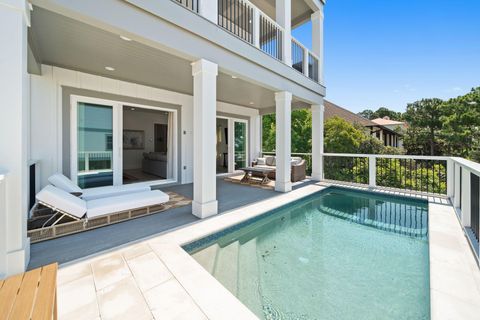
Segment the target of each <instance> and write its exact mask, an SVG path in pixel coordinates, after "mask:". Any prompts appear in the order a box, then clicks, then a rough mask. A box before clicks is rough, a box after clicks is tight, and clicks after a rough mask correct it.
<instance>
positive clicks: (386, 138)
mask: <svg viewBox="0 0 480 320" xmlns="http://www.w3.org/2000/svg"><path fill="white" fill-rule="evenodd" d="M324 106H325V120H328V119H330V118H333V117H339V118H342V119H344V120H346V121H347V122H349V123H351V124H359V125H361V126H363V127H365V128H366V130H365V131H366V133H367V134H370V135H372V136H374V137H376V138H378V139H379V140H381V141H382V142H383V144H384V146H390V147H398V148H401V147H402V146H403V132H404V131H405V130H406V124H405V123H404V122H399V121H392V120H390V119H386V118H388V117H386V118H383V119H381V118H379V119H375V120H369V119H366V118H364V117H362V116H359V115H358V114H356V113H353V112H351V111H349V110H347V109H345V108H342V107H340V106H338V105H336V104H334V103H332V102H330V101H327V100H325V101H324Z"/></svg>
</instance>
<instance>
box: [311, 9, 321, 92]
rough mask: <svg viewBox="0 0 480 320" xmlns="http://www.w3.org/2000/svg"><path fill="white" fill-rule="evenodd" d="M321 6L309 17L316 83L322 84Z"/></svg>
mask: <svg viewBox="0 0 480 320" xmlns="http://www.w3.org/2000/svg"><path fill="white" fill-rule="evenodd" d="M323 19H324V16H323V4H321V9H320V10H318V11H315V12H314V13H313V14H312V16H311V21H312V52H313V53H314V54H315V55H317V56H318V59H319V61H318V82H320V84H323V83H324V76H323Z"/></svg>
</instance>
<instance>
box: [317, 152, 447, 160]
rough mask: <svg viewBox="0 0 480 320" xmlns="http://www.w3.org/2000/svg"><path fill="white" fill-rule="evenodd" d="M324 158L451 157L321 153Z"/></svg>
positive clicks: (441, 158) (435, 158) (438, 158)
mask: <svg viewBox="0 0 480 320" xmlns="http://www.w3.org/2000/svg"><path fill="white" fill-rule="evenodd" d="M323 156H326V157H347V158H350V157H356V158H370V157H372V158H390V159H418V160H451V159H453V158H452V157H445V156H413V155H398V154H362V153H323Z"/></svg>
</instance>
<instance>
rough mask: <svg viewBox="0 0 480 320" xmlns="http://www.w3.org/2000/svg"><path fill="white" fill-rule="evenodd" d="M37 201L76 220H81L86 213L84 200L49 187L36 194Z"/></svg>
mask: <svg viewBox="0 0 480 320" xmlns="http://www.w3.org/2000/svg"><path fill="white" fill-rule="evenodd" d="M37 200H38V201H41V202H43V203H45V204H48V205H49V206H52V207H54V208H56V209H59V210H61V211H64V212H67V213H69V214H71V215H73V216H75V217H77V218H82V217H83V216H84V215H85V212H87V204H86V202H85V201H84V200H82V199H80V198H78V197H75V196H74V195H72V194H70V193H68V192H66V191H64V190H61V189H59V188H56V187H54V186H50V185H49V186H46V187H45V188H43V189H42V190H41V191H40V192H39V193H38V194H37Z"/></svg>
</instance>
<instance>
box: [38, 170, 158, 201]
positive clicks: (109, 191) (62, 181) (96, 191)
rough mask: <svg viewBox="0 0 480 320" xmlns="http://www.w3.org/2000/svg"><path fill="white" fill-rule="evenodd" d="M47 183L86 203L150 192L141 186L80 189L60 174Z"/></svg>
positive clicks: (147, 188)
mask: <svg viewBox="0 0 480 320" xmlns="http://www.w3.org/2000/svg"><path fill="white" fill-rule="evenodd" d="M48 182H50V183H51V184H52V185H53V186H55V187H57V188H59V189H62V190H63V191H66V192H68V193H71V194H73V195H75V196H78V197H80V198H82V199H83V200H87V201H89V200H95V199H101V198H109V197H114V196H120V195H126V194H131V193H137V192H145V191H150V190H151V189H150V186H148V185H142V184H127V185H122V186H107V187H98V188H89V189H81V188H80V187H79V186H77V185H76V184H75V183H73V182H72V180H70V179H69V178H67V177H66V176H64V175H63V174H61V173H56V174H54V175H52V176H51V177H49V178H48Z"/></svg>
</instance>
